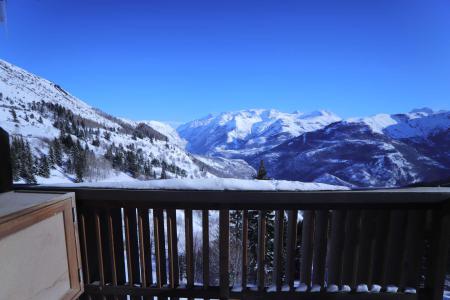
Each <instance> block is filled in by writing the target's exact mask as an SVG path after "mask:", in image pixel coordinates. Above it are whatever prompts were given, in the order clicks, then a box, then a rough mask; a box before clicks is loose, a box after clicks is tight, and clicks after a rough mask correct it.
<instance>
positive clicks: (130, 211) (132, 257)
mask: <svg viewBox="0 0 450 300" xmlns="http://www.w3.org/2000/svg"><path fill="white" fill-rule="evenodd" d="M124 214H125V245H126V249H127V267H128V284H129V285H130V286H133V285H134V284H138V283H140V277H139V276H140V274H139V273H140V271H139V247H138V240H137V224H136V209H135V208H127V207H126V208H124Z"/></svg>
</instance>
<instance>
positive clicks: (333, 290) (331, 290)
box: [327, 284, 339, 293]
mask: <svg viewBox="0 0 450 300" xmlns="http://www.w3.org/2000/svg"><path fill="white" fill-rule="evenodd" d="M327 292H328V293H337V292H339V287H338V286H337V285H336V284H331V285H329V286H328V287H327Z"/></svg>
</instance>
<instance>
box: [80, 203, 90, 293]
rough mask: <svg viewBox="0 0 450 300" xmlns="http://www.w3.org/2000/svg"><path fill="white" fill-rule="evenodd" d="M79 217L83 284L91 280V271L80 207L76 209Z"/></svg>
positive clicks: (83, 218) (82, 214)
mask: <svg viewBox="0 0 450 300" xmlns="http://www.w3.org/2000/svg"><path fill="white" fill-rule="evenodd" d="M78 211H79V217H78V220H79V222H80V246H81V252H82V256H81V257H82V261H83V279H84V284H85V285H86V284H90V283H91V282H92V281H91V274H90V273H91V272H90V270H91V269H90V265H89V256H88V243H87V234H86V219H85V216H84V213H83V212H81V208H79V209H78Z"/></svg>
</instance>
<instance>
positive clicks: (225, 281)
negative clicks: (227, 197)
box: [219, 209, 230, 299]
mask: <svg viewBox="0 0 450 300" xmlns="http://www.w3.org/2000/svg"><path fill="white" fill-rule="evenodd" d="M229 247H230V214H229V211H228V210H225V209H221V210H220V212H219V277H220V278H219V282H220V299H229V295H230V278H229V274H228V266H229V259H230V253H229V249H230V248H229Z"/></svg>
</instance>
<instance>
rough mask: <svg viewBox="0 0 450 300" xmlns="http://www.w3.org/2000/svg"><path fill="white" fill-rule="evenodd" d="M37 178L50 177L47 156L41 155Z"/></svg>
mask: <svg viewBox="0 0 450 300" xmlns="http://www.w3.org/2000/svg"><path fill="white" fill-rule="evenodd" d="M38 174H39V176H42V177H45V178H49V177H50V164H49V160H48V158H47V155H45V154H44V155H42V157H41V159H40V162H39V170H38Z"/></svg>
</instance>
